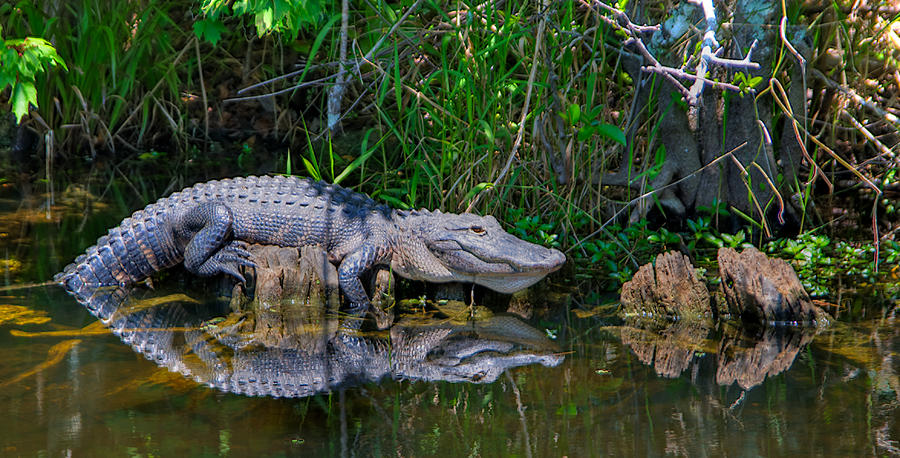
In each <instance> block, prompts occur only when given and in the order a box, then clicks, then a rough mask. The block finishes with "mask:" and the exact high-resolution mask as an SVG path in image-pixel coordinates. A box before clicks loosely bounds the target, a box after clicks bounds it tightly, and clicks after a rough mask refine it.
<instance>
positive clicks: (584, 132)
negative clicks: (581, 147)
mask: <svg viewBox="0 0 900 458" xmlns="http://www.w3.org/2000/svg"><path fill="white" fill-rule="evenodd" d="M594 130H595V128H594V127H591V126H586V127H582V128H581V129H579V130H578V141H579V142H586V141H588V139H590V138H591V136H592V135H594Z"/></svg>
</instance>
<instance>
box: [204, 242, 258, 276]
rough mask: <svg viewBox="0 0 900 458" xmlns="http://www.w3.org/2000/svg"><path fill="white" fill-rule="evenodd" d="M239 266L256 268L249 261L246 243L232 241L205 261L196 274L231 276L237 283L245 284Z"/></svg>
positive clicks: (254, 264)
mask: <svg viewBox="0 0 900 458" xmlns="http://www.w3.org/2000/svg"><path fill="white" fill-rule="evenodd" d="M240 266H244V267H253V268H256V263H254V262H253V261H251V260H250V252H249V251H247V243H246V242H241V241H233V242H231V243H229V244H228V245H225V246H224V247H222V249H221V250H219V251H217V252H216V254H214V255H212V256H211V257H210V258H209V259H207V260H206V262H204V263H203V265H201V266H200V269H199V272H198V273H199V274H200V275H205V276H213V275H217V274H226V275H231V276H232V277H234V278H235V279H236V280H237V281H238V283H246V279H245V278H244V276H243V275H242V274H241V271H240Z"/></svg>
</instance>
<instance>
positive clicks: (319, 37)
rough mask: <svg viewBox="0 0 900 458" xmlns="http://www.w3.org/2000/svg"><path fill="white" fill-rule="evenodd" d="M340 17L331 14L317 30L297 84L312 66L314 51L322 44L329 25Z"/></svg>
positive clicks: (329, 27) (329, 28)
mask: <svg viewBox="0 0 900 458" xmlns="http://www.w3.org/2000/svg"><path fill="white" fill-rule="evenodd" d="M340 18H341V15H340V14H335V15H333V16H331V19H329V20H328V22H326V23H325V25H324V26H322V30H320V31H319V34H318V35H316V39H315V41H313V45H312V48H310V50H309V58H308V59H306V66H305V67H303V73H301V74H300V78H299V79H298V80H297V84H300V83H301V82H303V78H304V77H306V72H307V71H309V69H310V67H312V63H313V62H314V61H315V57H316V52H317V51H318V50H319V47H320V46H322V41H324V40H325V37H327V36H328V32H329V31H330V30H331V26H333V25H334V23H335V22H337V20H338V19H340Z"/></svg>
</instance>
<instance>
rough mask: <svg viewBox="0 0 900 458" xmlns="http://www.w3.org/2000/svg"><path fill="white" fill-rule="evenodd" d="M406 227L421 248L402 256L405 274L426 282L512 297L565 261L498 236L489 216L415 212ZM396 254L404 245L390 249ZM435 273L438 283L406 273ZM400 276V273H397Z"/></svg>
mask: <svg viewBox="0 0 900 458" xmlns="http://www.w3.org/2000/svg"><path fill="white" fill-rule="evenodd" d="M409 218H410V220H409V221H408V222H406V224H407V226H408V227H409V228H410V230H409V234H414V235H415V238H418V239H419V240H420V241H421V242H420V243H424V245H425V249H420V250H415V251H416V253H410V255H409V256H403V257H404V258H405V259H404V261H405V265H406V266H408V267H409V268H407V269H405V270H406V272H405V273H407V274H411V275H407V276H409V277H410V278H413V279H422V280H428V281H441V282H449V281H464V282H472V283H476V284H479V285H482V286H485V287H488V288H490V289H493V290H495V291H498V292H501V293H514V292H516V291H519V290H521V289H524V288H527V287H528V286H531V285H533V284H534V283H536V282H538V281H540V280H541V279H542V278H544V277H545V276H546V275H547V274H549V273H551V272H554V271H556V270H558V269H559V268H560V267H562V265H563V264H564V263H565V261H566V256H565V255H564V254H563V253H561V252H560V251H558V250H555V249H552V248H545V247H543V246H540V245H536V244H533V243H530V242H526V241H524V240H522V239H519V238H518V237H515V236H513V235H512V234H509V233H507V232H506V231H504V230H503V229H502V228H501V227H500V224H499V223H497V220H496V219H494V218H493V217H492V216H486V217H482V216H478V215H473V214H462V215H454V214H445V213H439V212H434V213H430V212H419V213H418V214H415V215H410V216H409ZM395 247H397V249H399V250H404V249H407V248H408V247H410V244H409V243H408V242H407V243H406V244H396V245H395ZM438 270H439V271H441V272H442V275H441V276H440V277H441V278H435V277H430V278H417V276H416V275H415V274H414V273H412V271H420V272H422V271H428V272H435V271H438ZM400 273H401V274H403V273H404V272H402V271H401V272H400Z"/></svg>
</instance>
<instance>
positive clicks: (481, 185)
mask: <svg viewBox="0 0 900 458" xmlns="http://www.w3.org/2000/svg"><path fill="white" fill-rule="evenodd" d="M493 187H494V183H487V182H482V183H478V184H477V185H475V186H474V187H472V189H470V190H469V192H467V193H466V196H465V197H463V201H466V200H469V199H472V198H473V197H475V195H476V194H478V193H480V192H481V191H484V190H485V189H488V188H493Z"/></svg>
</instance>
